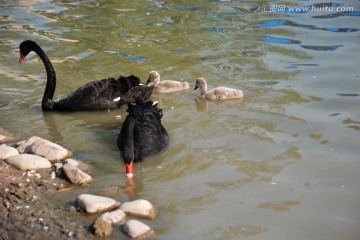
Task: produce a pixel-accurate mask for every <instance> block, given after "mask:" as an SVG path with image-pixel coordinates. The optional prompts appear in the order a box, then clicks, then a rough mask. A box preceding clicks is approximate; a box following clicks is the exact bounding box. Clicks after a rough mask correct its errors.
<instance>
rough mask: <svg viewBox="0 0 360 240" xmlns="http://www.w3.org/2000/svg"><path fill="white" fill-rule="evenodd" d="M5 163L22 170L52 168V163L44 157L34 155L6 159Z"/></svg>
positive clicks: (21, 155)
mask: <svg viewBox="0 0 360 240" xmlns="http://www.w3.org/2000/svg"><path fill="white" fill-rule="evenodd" d="M5 162H6V163H7V164H9V165H11V166H13V167H16V168H18V169H21V170H33V169H41V168H51V163H50V162H49V161H48V160H47V159H46V158H43V157H40V156H36V155H33V154H20V155H14V156H11V157H8V158H6V160H5Z"/></svg>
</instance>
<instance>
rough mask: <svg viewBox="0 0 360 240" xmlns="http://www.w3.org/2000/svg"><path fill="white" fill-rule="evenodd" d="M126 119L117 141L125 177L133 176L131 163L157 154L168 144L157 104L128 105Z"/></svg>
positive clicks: (144, 102) (142, 102) (167, 137)
mask: <svg viewBox="0 0 360 240" xmlns="http://www.w3.org/2000/svg"><path fill="white" fill-rule="evenodd" d="M127 112H128V113H129V114H128V116H127V117H126V119H125V121H124V123H123V125H122V127H121V131H120V134H119V137H118V139H117V145H118V148H119V149H120V151H121V152H122V154H123V159H124V162H125V165H126V176H127V177H129V178H131V177H132V176H133V170H132V167H133V162H140V161H141V160H142V159H143V158H144V157H146V156H149V155H151V154H154V153H157V152H159V151H160V150H161V149H163V148H164V147H165V146H166V145H167V144H168V143H169V135H168V133H167V132H166V130H165V128H164V126H163V125H162V124H161V117H162V116H163V113H162V109H161V108H158V106H157V102H152V101H137V102H136V103H132V104H129V105H128V109H127Z"/></svg>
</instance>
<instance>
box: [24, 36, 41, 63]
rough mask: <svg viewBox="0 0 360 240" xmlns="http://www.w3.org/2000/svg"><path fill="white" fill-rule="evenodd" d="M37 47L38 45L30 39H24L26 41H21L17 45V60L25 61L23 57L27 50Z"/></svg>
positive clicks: (27, 52)
mask: <svg viewBox="0 0 360 240" xmlns="http://www.w3.org/2000/svg"><path fill="white" fill-rule="evenodd" d="M38 47H39V46H38V45H37V44H36V43H35V42H33V41H31V40H26V41H24V42H22V43H21V44H20V46H19V49H20V59H19V62H20V63H22V62H23V61H25V57H26V56H27V55H28V54H29V52H31V51H33V50H34V49H36V48H38Z"/></svg>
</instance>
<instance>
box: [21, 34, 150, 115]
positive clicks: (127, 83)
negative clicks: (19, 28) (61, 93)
mask: <svg viewBox="0 0 360 240" xmlns="http://www.w3.org/2000/svg"><path fill="white" fill-rule="evenodd" d="M19 48H20V60H19V62H20V63H22V62H23V61H24V60H25V57H26V56H27V55H28V54H29V53H30V52H31V51H34V52H35V53H36V54H37V55H38V56H39V57H40V58H41V60H42V62H43V63H44V66H45V69H46V74H47V82H46V88H45V92H44V96H43V99H42V109H43V110H44V111H91V110H108V109H116V108H119V107H120V106H121V105H124V104H128V103H130V102H134V100H136V99H137V98H138V97H140V98H141V99H143V100H147V99H149V97H150V95H151V93H152V90H153V88H149V87H143V86H139V85H140V84H141V80H140V79H139V78H138V77H136V76H134V75H131V76H128V77H122V76H120V77H119V78H118V79H115V78H107V79H103V80H99V81H92V82H89V83H86V84H85V85H83V86H82V87H80V88H78V89H77V90H76V91H74V92H72V93H71V94H70V95H69V96H67V97H65V98H63V99H60V100H58V101H53V100H52V98H53V96H54V93H55V87H56V74H55V70H54V68H53V66H52V64H51V62H50V59H49V58H48V57H47V56H46V54H45V52H44V51H43V50H42V49H41V47H40V46H39V45H38V44H37V43H35V42H33V41H30V40H26V41H24V42H22V43H21V44H20V47H19ZM135 86H136V87H135ZM133 87H135V89H133ZM125 95H126V96H125Z"/></svg>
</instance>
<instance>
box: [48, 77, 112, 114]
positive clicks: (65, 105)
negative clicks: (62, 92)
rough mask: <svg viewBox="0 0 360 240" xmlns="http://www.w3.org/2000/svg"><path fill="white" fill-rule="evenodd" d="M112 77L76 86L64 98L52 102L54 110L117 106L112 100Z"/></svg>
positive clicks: (103, 108) (81, 109)
mask: <svg viewBox="0 0 360 240" xmlns="http://www.w3.org/2000/svg"><path fill="white" fill-rule="evenodd" d="M114 81H116V79H114V78H108V79H103V80H99V81H92V82H89V83H86V84H85V85H83V86H81V87H80V88H78V89H77V90H76V91H74V92H72V93H71V94H70V95H69V96H67V97H66V98H63V99H61V100H59V101H57V102H54V110H58V111H91V110H105V109H113V108H118V107H119V105H118V103H117V102H114V101H113V100H114V99H115V98H116V95H117V94H114V89H113V84H112V83H113V82H114Z"/></svg>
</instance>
